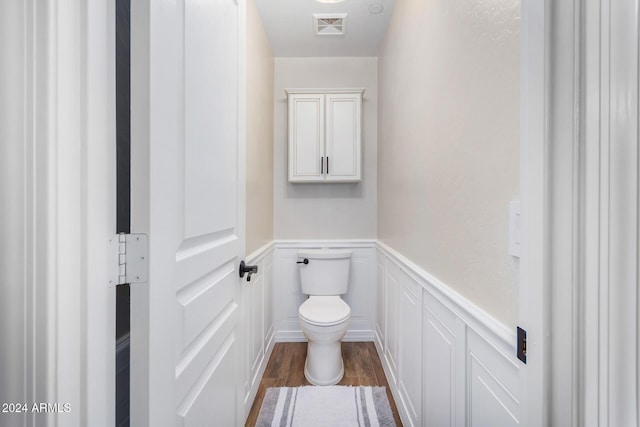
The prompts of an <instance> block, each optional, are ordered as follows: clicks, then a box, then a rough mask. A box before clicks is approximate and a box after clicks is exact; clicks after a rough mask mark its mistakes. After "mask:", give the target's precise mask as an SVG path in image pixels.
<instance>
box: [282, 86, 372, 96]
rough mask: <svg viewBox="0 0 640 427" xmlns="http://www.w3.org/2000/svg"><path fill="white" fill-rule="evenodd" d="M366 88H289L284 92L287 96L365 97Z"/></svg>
mask: <svg viewBox="0 0 640 427" xmlns="http://www.w3.org/2000/svg"><path fill="white" fill-rule="evenodd" d="M365 90H366V88H364V87H351V88H349V87H348V88H332V89H328V88H324V89H323V88H287V89H285V90H284V93H285V95H294V94H305V93H320V94H335V93H359V94H361V95H364V91H365Z"/></svg>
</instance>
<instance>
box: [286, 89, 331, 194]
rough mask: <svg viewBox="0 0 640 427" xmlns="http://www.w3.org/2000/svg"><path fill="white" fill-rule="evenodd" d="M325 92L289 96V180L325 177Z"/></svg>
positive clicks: (299, 180)
mask: <svg viewBox="0 0 640 427" xmlns="http://www.w3.org/2000/svg"><path fill="white" fill-rule="evenodd" d="M323 159H324V95H321V94H296V95H289V181H290V182H307V181H323V180H324V174H323V172H324V165H323Z"/></svg>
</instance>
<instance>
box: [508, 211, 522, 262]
mask: <svg viewBox="0 0 640 427" xmlns="http://www.w3.org/2000/svg"><path fill="white" fill-rule="evenodd" d="M521 224H522V223H521V221H520V200H513V201H512V202H510V203H509V255H513V256H515V257H518V258H520V243H521V238H522V237H521V236H522V225H521Z"/></svg>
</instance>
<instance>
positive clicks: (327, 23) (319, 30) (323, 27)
mask: <svg viewBox="0 0 640 427" xmlns="http://www.w3.org/2000/svg"><path fill="white" fill-rule="evenodd" d="M313 29H314V31H315V33H316V34H317V35H319V36H342V35H344V33H345V31H346V29H347V14H346V13H338V14H324V13H314V14H313Z"/></svg>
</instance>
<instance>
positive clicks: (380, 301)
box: [375, 250, 387, 352]
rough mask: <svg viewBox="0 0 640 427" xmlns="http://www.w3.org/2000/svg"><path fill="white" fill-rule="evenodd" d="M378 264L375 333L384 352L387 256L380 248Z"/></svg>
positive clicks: (377, 254) (377, 258) (377, 257)
mask: <svg viewBox="0 0 640 427" xmlns="http://www.w3.org/2000/svg"><path fill="white" fill-rule="evenodd" d="M376 265H377V270H376V273H377V274H376V284H377V287H376V329H375V333H376V344H377V345H378V347H379V348H380V349H381V350H382V351H383V352H384V351H385V348H384V341H385V339H384V338H385V328H386V323H385V318H386V316H385V313H386V310H385V304H386V301H387V299H386V297H385V293H384V290H385V286H384V281H385V268H384V265H385V257H384V256H383V255H382V253H381V252H380V251H378V250H376Z"/></svg>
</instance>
